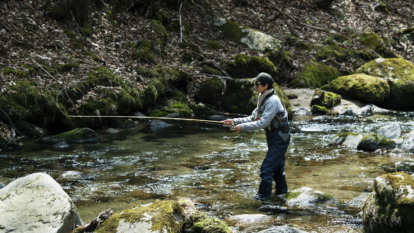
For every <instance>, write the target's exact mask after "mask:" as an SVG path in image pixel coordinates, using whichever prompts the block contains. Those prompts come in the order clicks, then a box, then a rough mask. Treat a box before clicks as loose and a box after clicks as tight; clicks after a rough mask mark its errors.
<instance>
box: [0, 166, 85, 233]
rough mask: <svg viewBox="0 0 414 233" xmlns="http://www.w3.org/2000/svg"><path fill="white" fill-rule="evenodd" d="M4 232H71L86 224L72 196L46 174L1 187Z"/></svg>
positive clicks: (1, 220)
mask: <svg viewBox="0 0 414 233" xmlns="http://www.w3.org/2000/svg"><path fill="white" fill-rule="evenodd" d="M0 209H1V211H2V212H3V213H7V214H2V217H1V218H0V226H1V231H2V232H29V233H30V232H33V233H35V232H62V233H70V232H71V231H72V230H73V229H74V226H76V225H83V224H82V221H81V219H80V217H79V214H78V211H77V209H76V206H75V204H74V203H73V202H72V200H71V198H70V197H69V196H68V195H67V194H66V193H65V192H64V191H63V189H62V188H61V187H60V185H59V184H58V183H57V182H56V181H55V180H53V178H52V177H50V176H49V175H47V174H44V173H34V174H31V175H28V176H25V177H22V178H19V179H17V180H15V181H13V182H11V183H10V184H9V185H7V186H6V187H5V188H3V189H1V190H0Z"/></svg>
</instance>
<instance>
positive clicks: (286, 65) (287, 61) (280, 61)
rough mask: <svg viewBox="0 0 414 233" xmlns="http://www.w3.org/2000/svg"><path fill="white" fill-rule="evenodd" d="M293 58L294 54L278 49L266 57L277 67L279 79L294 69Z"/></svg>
mask: <svg viewBox="0 0 414 233" xmlns="http://www.w3.org/2000/svg"><path fill="white" fill-rule="evenodd" d="M291 56H292V54H291V53H290V52H286V51H280V50H278V49H275V50H272V51H270V52H267V53H266V54H265V57H267V58H268V59H269V60H270V61H271V62H272V63H273V65H274V66H275V68H276V73H277V76H278V77H279V76H281V74H282V73H283V72H284V71H286V70H289V69H291V68H292V67H293V62H292V60H291V58H290V57H291Z"/></svg>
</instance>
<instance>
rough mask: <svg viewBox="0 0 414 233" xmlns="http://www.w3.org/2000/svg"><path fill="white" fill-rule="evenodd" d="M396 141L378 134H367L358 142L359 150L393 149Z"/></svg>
mask: <svg viewBox="0 0 414 233" xmlns="http://www.w3.org/2000/svg"><path fill="white" fill-rule="evenodd" d="M395 146H396V143H395V142H394V141H393V140H391V139H388V138H387V137H384V136H382V135H379V134H368V135H365V136H364V137H363V138H362V139H361V141H360V142H359V145H358V149H359V150H361V149H362V150H375V149H378V148H387V149H394V148H395Z"/></svg>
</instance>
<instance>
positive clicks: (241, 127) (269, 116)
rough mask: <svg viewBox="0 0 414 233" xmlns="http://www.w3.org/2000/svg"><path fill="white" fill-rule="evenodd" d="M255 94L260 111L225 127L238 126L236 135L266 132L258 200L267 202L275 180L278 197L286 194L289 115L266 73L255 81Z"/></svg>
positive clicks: (230, 122) (257, 110) (230, 121)
mask: <svg viewBox="0 0 414 233" xmlns="http://www.w3.org/2000/svg"><path fill="white" fill-rule="evenodd" d="M255 84H256V91H257V92H258V93H259V98H258V101H257V108H256V109H255V110H254V111H253V113H252V115H251V116H248V117H244V118H236V119H228V120H225V121H223V124H224V125H233V124H234V123H236V124H238V125H236V126H235V127H234V129H235V130H236V132H242V131H243V132H247V131H255V130H259V129H265V131H266V140H267V147H268V151H267V154H266V158H265V159H264V160H263V163H262V166H261V168H260V173H261V174H260V178H261V179H262V181H261V183H260V185H259V191H258V193H257V194H256V195H255V196H254V199H256V200H262V201H263V200H266V199H268V198H269V197H270V196H271V195H272V186H273V180H274V181H275V183H276V185H275V188H276V192H275V194H276V195H280V194H284V193H287V191H288V187H287V183H286V178H285V173H284V170H285V153H286V150H287V148H288V146H289V142H290V132H289V124H288V122H287V121H288V113H287V111H286V109H285V108H284V107H283V105H282V103H281V101H280V99H279V97H278V96H277V95H276V94H275V91H274V89H273V78H272V77H271V76H270V75H269V74H267V73H260V74H259V75H258V76H257V77H256V78H255Z"/></svg>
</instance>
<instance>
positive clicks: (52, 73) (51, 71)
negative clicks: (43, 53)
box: [41, 63, 56, 75]
mask: <svg viewBox="0 0 414 233" xmlns="http://www.w3.org/2000/svg"><path fill="white" fill-rule="evenodd" d="M41 65H42V67H43V68H44V69H45V70H46V71H47V72H48V73H49V74H51V75H54V74H55V73H56V72H55V70H53V68H52V67H51V66H49V65H48V64H47V63H41Z"/></svg>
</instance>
